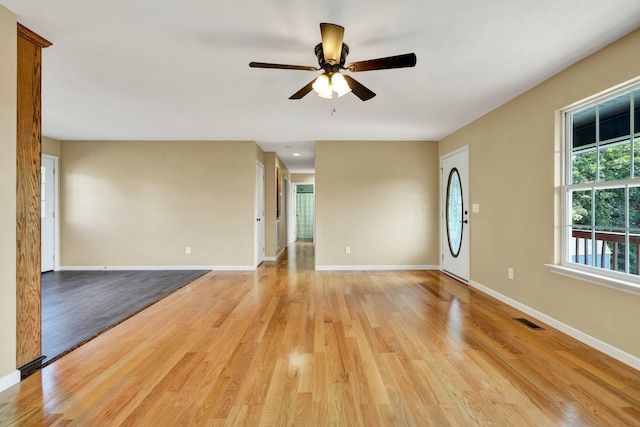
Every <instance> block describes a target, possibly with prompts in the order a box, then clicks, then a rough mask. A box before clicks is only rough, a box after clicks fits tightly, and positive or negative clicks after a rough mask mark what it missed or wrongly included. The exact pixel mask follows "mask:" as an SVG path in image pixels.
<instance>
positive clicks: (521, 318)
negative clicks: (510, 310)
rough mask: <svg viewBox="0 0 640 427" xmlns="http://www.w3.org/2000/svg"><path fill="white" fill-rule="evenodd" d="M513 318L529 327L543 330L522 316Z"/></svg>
mask: <svg viewBox="0 0 640 427" xmlns="http://www.w3.org/2000/svg"><path fill="white" fill-rule="evenodd" d="M513 320H517V321H518V322H520V323H522V324H523V325H525V326H526V327H527V328H529V329H535V330H537V331H544V328H543V327H542V326H539V325H536V324H535V323H533V322H532V321H531V320H529V319H525V318H524V317H515V318H514V319H513Z"/></svg>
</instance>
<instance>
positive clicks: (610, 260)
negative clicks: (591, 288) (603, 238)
mask: <svg viewBox="0 0 640 427" xmlns="http://www.w3.org/2000/svg"><path fill="white" fill-rule="evenodd" d="M612 236H614V239H616V238H617V239H616V241H608V242H606V243H605V244H606V247H605V256H604V260H602V258H603V257H601V262H602V261H604V264H603V265H602V268H606V269H609V270H615V271H622V272H624V271H625V270H624V259H625V255H626V251H627V246H626V245H625V244H624V240H623V239H624V235H622V236H620V237H617V234H612ZM617 240H620V241H617ZM598 243H599V244H600V243H601V242H598ZM598 267H600V266H598Z"/></svg>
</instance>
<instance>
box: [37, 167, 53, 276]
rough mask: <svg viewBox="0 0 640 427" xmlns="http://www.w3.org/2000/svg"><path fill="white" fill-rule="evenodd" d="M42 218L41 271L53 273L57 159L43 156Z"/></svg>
mask: <svg viewBox="0 0 640 427" xmlns="http://www.w3.org/2000/svg"><path fill="white" fill-rule="evenodd" d="M41 172H42V175H41V181H40V182H41V189H40V191H41V193H40V217H41V221H42V234H41V253H42V255H41V261H42V266H41V271H42V272H45V271H51V270H53V269H54V268H55V249H56V235H55V230H56V227H55V224H56V220H55V211H56V198H55V197H56V196H55V158H54V157H49V156H42V166H41Z"/></svg>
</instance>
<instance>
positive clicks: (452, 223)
mask: <svg viewBox="0 0 640 427" xmlns="http://www.w3.org/2000/svg"><path fill="white" fill-rule="evenodd" d="M445 207H446V215H447V218H446V219H447V241H448V242H449V250H450V251H451V255H453V257H454V258H456V257H457V256H458V254H460V245H462V221H463V218H462V212H463V205H462V184H461V182H460V173H459V172H458V169H456V168H453V169H451V172H449V181H448V182H447V201H446V206H445Z"/></svg>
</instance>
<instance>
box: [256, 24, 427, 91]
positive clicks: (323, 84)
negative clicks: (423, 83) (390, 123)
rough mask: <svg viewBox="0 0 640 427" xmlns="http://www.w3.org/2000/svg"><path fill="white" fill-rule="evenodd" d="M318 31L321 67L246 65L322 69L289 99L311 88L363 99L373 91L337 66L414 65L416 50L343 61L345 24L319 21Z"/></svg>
mask: <svg viewBox="0 0 640 427" xmlns="http://www.w3.org/2000/svg"><path fill="white" fill-rule="evenodd" d="M320 35H321V37H322V43H320V44H318V45H317V46H316V48H315V53H316V57H317V58H318V64H319V65H320V67H313V66H305V65H286V64H271V63H268V62H250V63H249V67H253V68H278V69H281V70H303V71H318V70H324V72H323V73H322V74H321V75H320V76H319V77H317V78H315V79H313V80H312V81H311V82H309V84H307V85H306V86H305V87H303V88H302V89H300V90H299V91H297V92H296V93H294V94H293V95H291V96H290V97H289V99H300V98H302V97H303V96H305V95H306V94H308V93H309V92H311V90H315V91H316V92H317V93H318V95H320V96H321V97H323V98H333V96H334V94H336V95H337V96H342V95H345V94H347V93H349V92H353V93H354V94H355V95H356V96H357V97H358V98H360V99H361V100H363V101H366V100H368V99H371V98H373V97H374V96H376V94H375V93H374V92H372V91H371V90H369V89H368V88H367V87H365V86H364V85H362V84H361V83H358V82H357V81H356V80H355V79H354V78H353V77H351V76H348V75H342V74H341V73H340V70H345V71H349V72H352V73H356V72H359V71H371V70H387V69H390V68H405V67H413V66H415V65H416V54H415V53H406V54H404V55H397V56H389V57H386V58H378V59H370V60H368V61H358V62H352V63H350V64H347V65H346V66H345V65H344V64H345V61H346V59H347V55H348V54H349V46H347V45H346V44H345V43H343V42H342V39H343V36H344V27H341V26H340V25H336V24H327V23H322V24H320Z"/></svg>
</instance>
